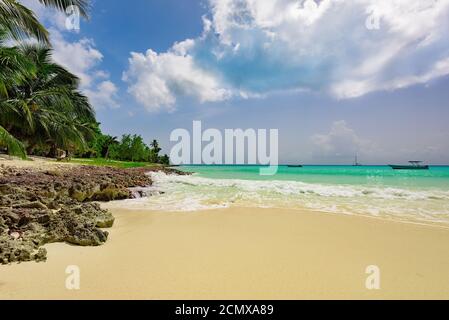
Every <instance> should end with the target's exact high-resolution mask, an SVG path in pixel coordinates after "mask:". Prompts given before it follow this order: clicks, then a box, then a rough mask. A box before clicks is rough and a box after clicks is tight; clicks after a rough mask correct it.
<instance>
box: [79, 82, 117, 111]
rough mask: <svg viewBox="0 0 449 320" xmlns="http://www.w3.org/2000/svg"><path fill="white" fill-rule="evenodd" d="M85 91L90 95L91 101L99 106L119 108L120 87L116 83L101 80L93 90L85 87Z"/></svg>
mask: <svg viewBox="0 0 449 320" xmlns="http://www.w3.org/2000/svg"><path fill="white" fill-rule="evenodd" d="M84 92H85V93H86V95H87V96H88V97H89V100H90V103H91V104H92V105H93V106H96V107H97V108H100V107H102V108H113V109H114V108H119V107H120V106H119V104H118V103H117V93H118V89H117V87H116V85H115V84H114V83H113V82H111V81H109V80H106V81H103V82H100V83H99V84H98V85H97V86H96V87H95V88H94V89H93V90H92V89H85V90H84Z"/></svg>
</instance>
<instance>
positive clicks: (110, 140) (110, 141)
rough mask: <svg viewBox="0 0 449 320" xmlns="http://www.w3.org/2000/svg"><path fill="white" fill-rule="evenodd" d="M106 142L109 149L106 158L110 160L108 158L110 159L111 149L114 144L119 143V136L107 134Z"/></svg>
mask: <svg viewBox="0 0 449 320" xmlns="http://www.w3.org/2000/svg"><path fill="white" fill-rule="evenodd" d="M104 144H105V145H106V148H107V149H106V154H105V156H104V158H105V159H106V160H108V159H109V152H110V151H111V147H112V146H113V145H117V144H119V142H118V138H117V137H111V136H107V137H106V140H105V142H104Z"/></svg>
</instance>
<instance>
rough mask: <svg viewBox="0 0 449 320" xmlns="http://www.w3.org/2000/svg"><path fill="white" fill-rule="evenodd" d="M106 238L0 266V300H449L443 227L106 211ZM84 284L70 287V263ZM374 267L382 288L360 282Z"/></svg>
mask: <svg viewBox="0 0 449 320" xmlns="http://www.w3.org/2000/svg"><path fill="white" fill-rule="evenodd" d="M112 211H113V213H114V215H115V216H116V224H115V226H114V227H113V228H112V229H110V230H109V231H110V238H109V241H108V242H107V243H106V245H104V246H102V247H96V248H83V247H74V246H69V245H66V244H52V245H48V246H46V248H47V249H48V262H46V263H40V264H37V263H23V264H20V265H11V266H0V299H334V298H338V299H415V298H424V299H449V255H448V254H447V251H448V248H449V230H448V229H444V228H440V227H433V226H421V225H413V224H405V223H397V222H391V221H382V220H377V219H372V218H365V217H356V216H344V215H332V214H320V213H310V212H300V211H294V210H278V209H247V208H232V209H223V210H214V211H203V212H190V213H167V212H138V211H126V210H118V209H116V210H112ZM69 265H76V266H78V267H79V268H80V290H67V289H66V287H65V282H66V277H67V276H68V275H67V274H66V273H65V271H66V268H67V266H69ZM370 265H376V266H378V267H379V268H380V290H368V289H367V288H366V286H365V283H366V279H367V277H368V274H366V273H365V271H366V268H367V267H368V266H370Z"/></svg>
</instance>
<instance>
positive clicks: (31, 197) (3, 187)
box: [0, 166, 183, 264]
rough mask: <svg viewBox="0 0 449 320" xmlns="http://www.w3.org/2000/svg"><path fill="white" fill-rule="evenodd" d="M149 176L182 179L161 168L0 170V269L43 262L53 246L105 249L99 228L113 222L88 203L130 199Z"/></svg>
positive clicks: (110, 217) (103, 235)
mask: <svg viewBox="0 0 449 320" xmlns="http://www.w3.org/2000/svg"><path fill="white" fill-rule="evenodd" d="M149 171H166V172H171V173H177V174H183V173H181V172H179V171H174V170H170V169H166V168H163V167H155V168H134V169H117V168H108V167H94V166H79V167H75V168H72V167H58V168H57V169H54V170H46V171H39V170H32V169H15V168H10V167H0V264H8V263H12V262H21V261H31V260H33V261H37V262H40V261H45V260H46V255H47V251H46V250H45V249H44V248H42V246H43V245H45V244H47V243H52V242H66V243H70V244H74V245H81V246H99V245H102V244H104V243H105V242H106V241H107V238H108V232H106V231H103V230H101V229H102V228H110V227H112V226H113V224H114V217H113V216H112V214H111V213H110V212H108V211H106V210H103V209H101V208H100V205H99V204H98V203H95V202H92V201H111V200H122V199H128V198H132V197H133V193H132V192H131V191H130V188H137V189H136V190H138V189H139V188H144V187H147V186H150V185H151V180H150V178H149V177H148V175H147V174H146V173H147V172H149ZM144 195H145V194H144V193H143V192H142V193H141V194H140V196H144ZM11 235H14V236H11Z"/></svg>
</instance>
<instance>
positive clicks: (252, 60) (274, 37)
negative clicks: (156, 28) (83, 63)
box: [125, 0, 449, 110]
mask: <svg viewBox="0 0 449 320" xmlns="http://www.w3.org/2000/svg"><path fill="white" fill-rule="evenodd" d="M209 3H210V14H209V15H208V17H207V18H206V17H205V18H203V24H204V31H203V34H202V35H200V36H199V37H198V38H196V39H191V40H186V41H182V42H180V43H179V44H175V45H174V46H173V47H172V48H171V49H170V50H169V51H167V52H165V53H159V54H158V53H155V52H153V51H151V50H150V51H148V52H147V53H146V54H138V53H133V54H132V55H131V58H130V68H129V70H128V71H127V72H126V73H125V79H126V80H127V81H128V82H129V91H130V93H131V94H133V95H134V96H135V97H136V99H137V100H138V101H139V102H141V103H142V104H143V105H145V106H146V107H147V108H149V109H150V110H158V109H160V108H165V109H168V110H173V109H174V108H175V104H176V101H177V99H178V98H179V97H183V96H192V97H195V98H198V100H199V101H201V102H208V101H222V100H226V99H229V98H231V97H233V96H241V97H251V96H253V95H255V96H258V95H264V94H269V93H271V92H278V91H283V90H307V91H317V92H327V93H329V94H331V95H333V96H335V97H337V98H353V97H358V96H362V95H365V94H367V93H370V92H373V91H379V90H395V89H400V88H405V87H408V86H411V85H414V84H425V83H427V82H429V81H431V80H432V79H435V78H438V77H441V76H445V75H448V74H449V66H448V59H449V37H447V30H449V0H439V1H435V0H353V1H346V0H321V1H316V2H314V1H312V0H307V1H302V0H271V1H265V0H209ZM368 18H369V19H374V21H376V20H378V21H379V29H374V30H370V29H368V28H367V27H366V21H367V19H368ZM180 40H181V39H180ZM137 66H138V67H137Z"/></svg>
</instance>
